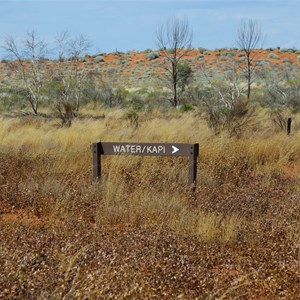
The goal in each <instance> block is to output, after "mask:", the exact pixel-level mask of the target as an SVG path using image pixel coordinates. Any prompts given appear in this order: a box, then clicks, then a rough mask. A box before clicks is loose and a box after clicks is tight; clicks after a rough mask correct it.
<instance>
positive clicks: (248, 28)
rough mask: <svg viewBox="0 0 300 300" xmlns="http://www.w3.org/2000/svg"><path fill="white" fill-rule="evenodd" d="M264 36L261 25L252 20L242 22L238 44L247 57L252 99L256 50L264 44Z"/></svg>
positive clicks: (247, 71)
mask: <svg viewBox="0 0 300 300" xmlns="http://www.w3.org/2000/svg"><path fill="white" fill-rule="evenodd" d="M263 38H264V37H263V34H262V30H261V26H260V24H259V23H257V22H256V21H254V20H252V19H247V20H242V21H241V24H240V27H239V28H238V32H237V44H238V46H239V47H240V49H241V50H242V51H243V52H244V53H245V56H246V78H247V83H248V88H247V98H248V99H249V98H250V94H251V84H252V83H253V72H254V68H255V64H254V62H253V60H254V50H255V49H256V48H257V47H258V45H259V43H262V42H263Z"/></svg>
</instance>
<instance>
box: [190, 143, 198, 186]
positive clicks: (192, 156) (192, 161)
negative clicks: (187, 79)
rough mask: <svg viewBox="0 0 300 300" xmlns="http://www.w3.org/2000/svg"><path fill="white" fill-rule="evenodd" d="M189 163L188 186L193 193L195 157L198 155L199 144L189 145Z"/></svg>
mask: <svg viewBox="0 0 300 300" xmlns="http://www.w3.org/2000/svg"><path fill="white" fill-rule="evenodd" d="M190 150H191V151H190V161H189V185H190V186H191V188H192V190H193V191H194V190H195V188H196V178H197V157H198V155H199V144H193V145H191V149H190Z"/></svg>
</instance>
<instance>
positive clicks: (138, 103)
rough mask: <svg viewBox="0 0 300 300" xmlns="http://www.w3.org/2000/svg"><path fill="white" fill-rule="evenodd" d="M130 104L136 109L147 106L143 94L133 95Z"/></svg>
mask: <svg viewBox="0 0 300 300" xmlns="http://www.w3.org/2000/svg"><path fill="white" fill-rule="evenodd" d="M130 104H131V107H132V109H133V110H134V111H141V110H142V109H143V108H144V106H145V103H144V99H143V98H142V96H141V95H133V96H132V98H131V100H130Z"/></svg>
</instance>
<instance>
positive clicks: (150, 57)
mask: <svg viewBox="0 0 300 300" xmlns="http://www.w3.org/2000/svg"><path fill="white" fill-rule="evenodd" d="M159 56H160V54H159V53H158V52H151V53H149V54H148V55H146V59H147V60H153V59H157V58H159Z"/></svg>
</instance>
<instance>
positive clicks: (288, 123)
mask: <svg viewBox="0 0 300 300" xmlns="http://www.w3.org/2000/svg"><path fill="white" fill-rule="evenodd" d="M291 127H292V118H288V120H287V134H288V135H290V134H291Z"/></svg>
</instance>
